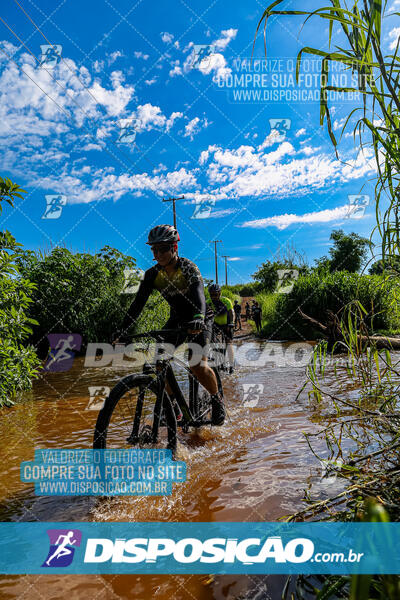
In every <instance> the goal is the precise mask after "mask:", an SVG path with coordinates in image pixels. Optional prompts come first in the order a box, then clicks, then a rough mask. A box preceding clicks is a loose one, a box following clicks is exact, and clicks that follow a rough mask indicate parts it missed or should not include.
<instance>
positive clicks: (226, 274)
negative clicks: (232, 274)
mask: <svg viewBox="0 0 400 600" xmlns="http://www.w3.org/2000/svg"><path fill="white" fill-rule="evenodd" d="M222 258H224V259H225V285H228V265H227V262H226V259H227V258H230V256H226V255H222Z"/></svg>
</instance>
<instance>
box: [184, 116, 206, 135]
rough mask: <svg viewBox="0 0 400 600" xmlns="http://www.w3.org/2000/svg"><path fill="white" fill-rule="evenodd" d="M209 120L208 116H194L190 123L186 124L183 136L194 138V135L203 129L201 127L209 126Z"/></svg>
mask: <svg viewBox="0 0 400 600" xmlns="http://www.w3.org/2000/svg"><path fill="white" fill-rule="evenodd" d="M209 124H210V123H209V122H208V121H207V119H206V118H204V119H200V118H199V117H194V119H192V120H191V121H189V123H187V124H186V125H185V133H184V134H183V137H189V138H190V140H193V138H194V136H195V135H196V134H197V133H199V131H201V129H205V128H206V127H208V126H209Z"/></svg>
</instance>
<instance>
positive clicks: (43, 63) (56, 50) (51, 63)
mask: <svg viewBox="0 0 400 600" xmlns="http://www.w3.org/2000/svg"><path fill="white" fill-rule="evenodd" d="M40 50H41V52H42V54H41V57H40V63H39V67H44V68H46V69H54V67H55V66H56V65H57V64H58V63H59V62H60V60H61V51H62V46H60V44H55V45H54V46H51V45H48V44H43V45H42V46H40Z"/></svg>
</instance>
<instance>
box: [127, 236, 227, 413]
mask: <svg viewBox="0 0 400 600" xmlns="http://www.w3.org/2000/svg"><path fill="white" fill-rule="evenodd" d="M179 240H180V238H179V233H178V232H177V230H176V229H175V227H173V226H172V225H157V226H156V227H154V228H153V229H152V230H151V231H150V232H149V235H148V240H147V242H146V243H147V244H148V245H149V246H151V250H152V252H153V254H154V259H153V260H155V261H157V264H155V265H154V266H153V267H151V268H150V269H148V270H147V271H145V273H144V276H143V279H142V281H141V283H140V286H139V289H138V292H137V294H136V297H135V300H134V301H133V302H132V304H131V306H130V307H129V309H128V312H127V314H126V316H125V318H124V320H123V323H122V326H121V331H120V334H117V337H118V338H120V337H126V336H124V333H125V331H126V330H127V329H128V328H129V326H130V325H131V324H132V323H133V322H134V321H136V319H137V318H138V317H139V315H140V313H141V312H142V310H143V308H144V305H145V304H146V302H147V300H148V298H149V296H150V294H151V292H152V291H153V290H158V291H159V292H160V294H161V295H162V296H163V298H164V299H165V300H166V301H167V302H168V304H169V305H170V309H171V311H170V317H169V319H168V321H167V322H166V323H165V325H164V327H163V329H177V328H187V333H185V332H178V333H176V334H175V333H172V334H171V333H169V332H166V333H165V335H163V340H164V342H166V343H169V344H173V345H174V346H175V347H178V346H179V345H181V344H182V343H183V342H184V341H185V340H187V341H188V342H193V344H192V345H191V347H192V351H193V355H192V357H191V359H190V363H191V366H190V370H191V371H192V373H193V374H194V376H195V377H196V378H197V379H198V381H199V382H200V383H201V384H202V385H203V386H204V387H205V388H206V390H207V391H208V392H209V393H210V395H211V415H212V416H211V420H212V423H213V425H222V424H223V422H224V420H225V407H224V403H223V399H222V397H221V395H220V393H219V392H218V386H217V380H216V377H215V375H214V372H213V370H212V369H211V368H210V367H209V366H208V364H207V350H208V348H207V347H208V344H209V342H210V339H211V332H212V314H211V311H206V308H207V307H206V301H205V297H204V285H203V279H202V277H201V274H200V271H199V269H198V267H197V266H196V265H195V264H194V263H193V262H192V261H190V260H188V259H187V258H183V257H181V256H178V242H179ZM199 347H201V351H200V352H199V351H197V352H196V348H199ZM193 348H194V350H193ZM167 392H168V394H169V396H170V398H171V401H172V402H173V400H174V399H173V394H172V392H171V390H170V389H169V385H168V384H167Z"/></svg>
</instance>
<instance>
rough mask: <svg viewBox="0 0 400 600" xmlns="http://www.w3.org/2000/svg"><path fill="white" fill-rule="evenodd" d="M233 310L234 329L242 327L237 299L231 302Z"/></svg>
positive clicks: (240, 308) (240, 311)
mask: <svg viewBox="0 0 400 600" xmlns="http://www.w3.org/2000/svg"><path fill="white" fill-rule="evenodd" d="M233 310H234V313H235V330H236V329H242V314H241V313H242V307H241V306H240V304H239V302H238V301H237V300H235V302H234V303H233Z"/></svg>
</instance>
